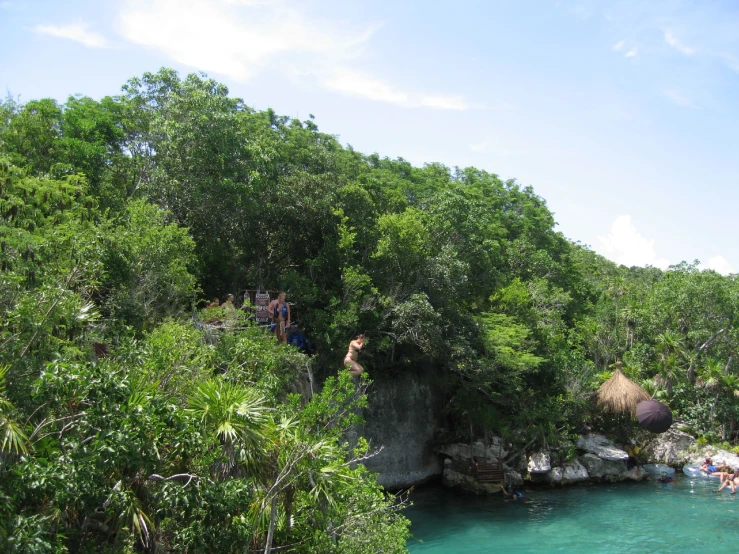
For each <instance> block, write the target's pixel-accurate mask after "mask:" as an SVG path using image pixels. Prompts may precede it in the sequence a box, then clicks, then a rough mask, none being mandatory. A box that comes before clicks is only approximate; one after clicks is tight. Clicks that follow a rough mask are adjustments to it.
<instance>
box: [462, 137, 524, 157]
mask: <svg viewBox="0 0 739 554" xmlns="http://www.w3.org/2000/svg"><path fill="white" fill-rule="evenodd" d="M470 150H472V151H473V152H484V153H490V154H496V155H498V156H500V157H503V158H505V157H508V156H510V155H512V154H513V153H514V151H513V150H511V149H510V148H505V147H503V146H502V141H501V140H500V139H497V138H490V137H486V138H484V139H483V140H481V141H480V142H477V143H474V144H470Z"/></svg>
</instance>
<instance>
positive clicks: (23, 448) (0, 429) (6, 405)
mask: <svg viewBox="0 0 739 554" xmlns="http://www.w3.org/2000/svg"><path fill="white" fill-rule="evenodd" d="M8 369H10V368H9V367H8V366H0V441H1V442H0V452H8V453H11V454H21V453H23V454H25V453H27V452H28V447H29V443H28V437H27V436H26V434H25V433H24V432H23V429H22V428H21V426H20V425H19V424H18V423H17V422H16V421H14V420H13V419H11V414H12V413H13V411H15V408H14V407H13V404H12V403H11V402H10V400H8V399H7V398H6V397H5V392H6V390H7V385H6V384H5V379H6V377H7V375H8Z"/></svg>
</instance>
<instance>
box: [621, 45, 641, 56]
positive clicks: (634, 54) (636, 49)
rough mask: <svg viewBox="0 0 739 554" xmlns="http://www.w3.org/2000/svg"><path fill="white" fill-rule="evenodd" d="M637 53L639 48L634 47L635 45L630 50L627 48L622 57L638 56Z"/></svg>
mask: <svg viewBox="0 0 739 554" xmlns="http://www.w3.org/2000/svg"><path fill="white" fill-rule="evenodd" d="M638 55H639V49H638V48H636V47H634V48H632V49H631V50H629V51H628V52H626V54H624V57H626V58H636V56H638Z"/></svg>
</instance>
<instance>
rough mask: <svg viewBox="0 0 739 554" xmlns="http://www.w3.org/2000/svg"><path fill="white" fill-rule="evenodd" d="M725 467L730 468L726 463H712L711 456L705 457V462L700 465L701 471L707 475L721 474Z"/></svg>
mask: <svg viewBox="0 0 739 554" xmlns="http://www.w3.org/2000/svg"><path fill="white" fill-rule="evenodd" d="M725 469H731V468H730V467H729V466H728V465H726V464H724V465H720V466H717V465H714V464H713V461H712V460H711V458H706V462H705V463H704V464H703V465H702V466H701V471H702V472H703V473H708V475H721V473H722V472H723V470H725Z"/></svg>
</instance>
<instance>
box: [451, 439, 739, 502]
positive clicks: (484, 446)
mask: <svg viewBox="0 0 739 554" xmlns="http://www.w3.org/2000/svg"><path fill="white" fill-rule="evenodd" d="M437 452H438V453H439V455H441V456H442V457H443V459H444V471H443V479H442V480H443V484H444V485H445V486H447V487H450V488H453V489H456V490H460V491H464V492H467V493H474V494H493V493H496V492H498V491H499V489H500V488H499V485H497V484H491V483H480V482H479V481H478V480H477V479H476V478H475V476H474V474H475V467H476V464H500V465H502V469H503V471H504V476H505V483H506V484H511V485H521V484H523V483H524V482H526V483H531V484H536V485H543V486H563V485H574V484H578V483H587V482H590V483H592V482H610V483H613V482H618V481H642V480H644V479H646V478H647V477H648V475H649V474H648V473H647V472H646V471H645V470H644V469H643V468H642V467H641V465H638V464H634V460H633V459H631V460H630V459H629V454H628V453H627V452H626V450H624V449H623V448H622V447H620V446H617V445H616V444H615V443H614V442H613V441H611V440H610V439H608V438H607V437H605V436H603V435H598V434H589V435H583V436H581V437H579V438H578V440H577V441H576V443H574V444H563V445H558V446H557V447H552V448H550V449H546V450H538V451H533V452H523V453H521V454H520V455H518V456H515V457H513V458H509V457H508V455H509V453H508V452H507V451H506V450H505V448H504V446H503V444H502V441H501V440H500V439H499V438H497V437H493V438H492V439H491V440H490V441H488V442H487V443H483V442H482V441H478V442H475V443H473V444H461V443H455V444H448V445H444V446H442V447H441V448H439V449H437ZM707 457H711V458H713V460H714V462H715V463H717V464H728V465H730V466H731V467H739V456H738V455H737V454H734V453H732V452H729V451H726V450H721V449H719V448H717V447H715V446H711V445H702V444H699V443H698V441H696V439H695V438H694V437H692V436H691V435H689V434H687V433H684V432H682V431H679V430H677V429H671V430H669V431H667V432H666V433H663V434H661V435H656V436H655V437H654V438H653V439H652V440H651V441H649V442H647V443H645V444H644V445H643V448H642V449H641V450H640V452H639V462H640V463H641V464H647V463H661V464H665V465H669V466H671V467H674V468H675V469H677V470H680V468H682V466H683V465H685V464H700V463H703V460H704V459H705V458H707Z"/></svg>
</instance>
